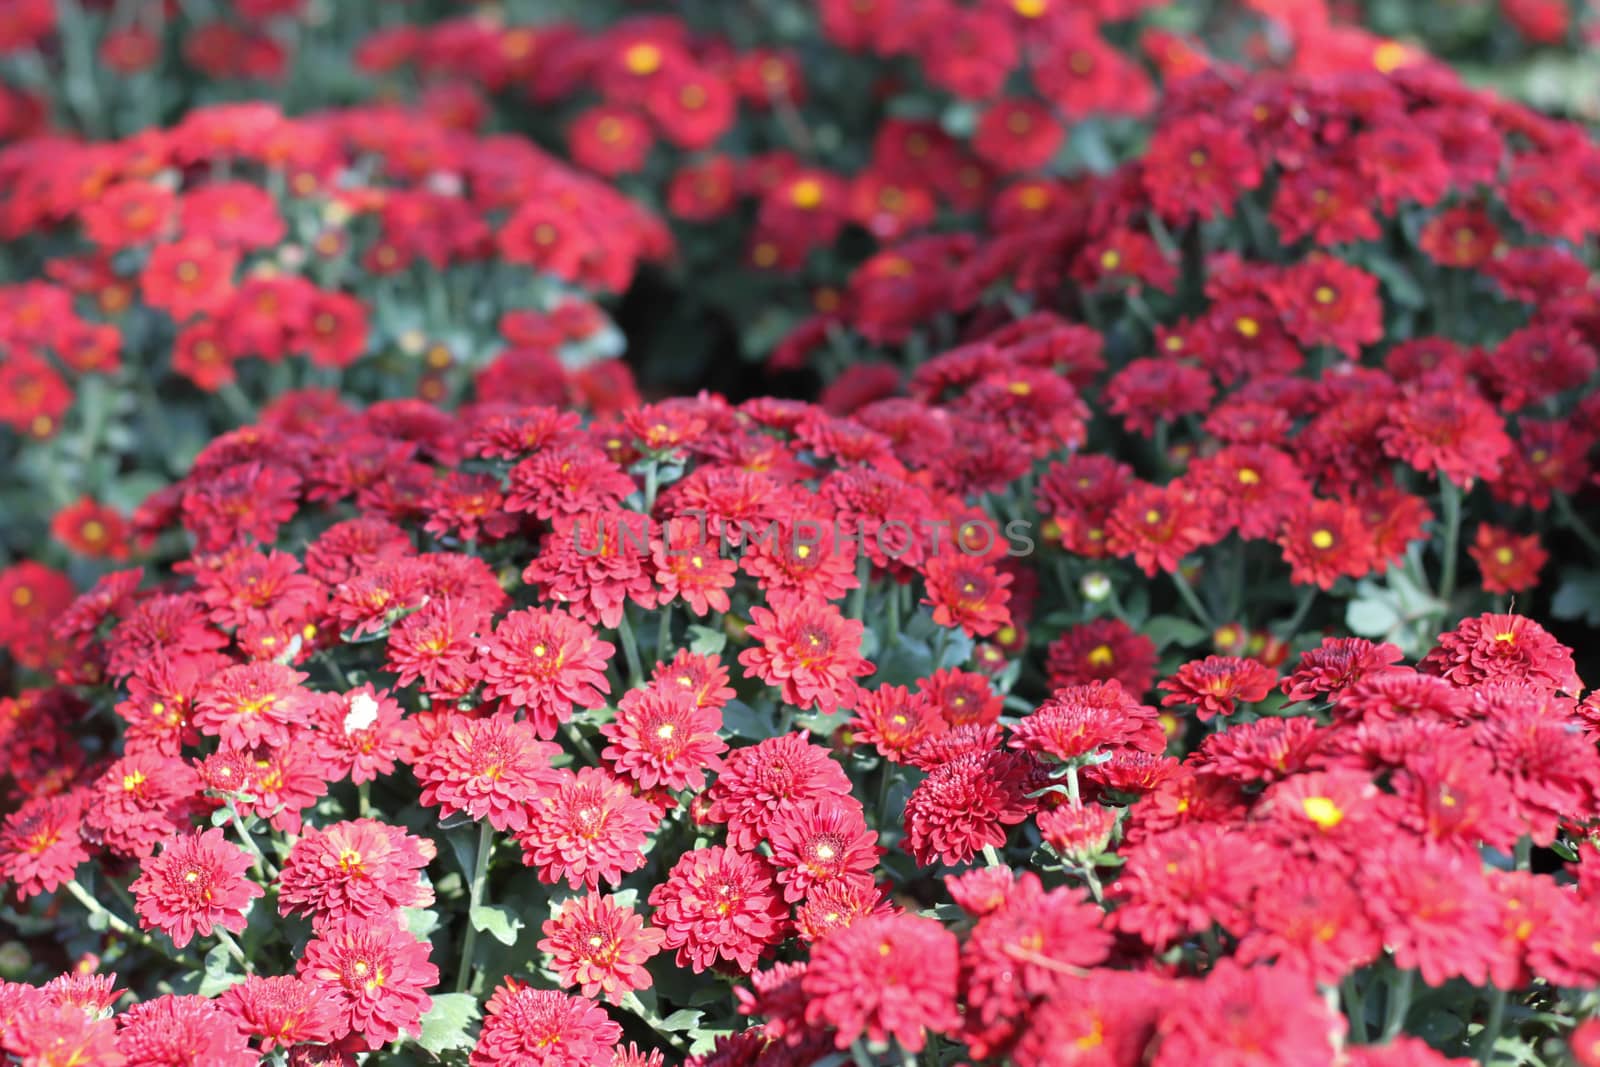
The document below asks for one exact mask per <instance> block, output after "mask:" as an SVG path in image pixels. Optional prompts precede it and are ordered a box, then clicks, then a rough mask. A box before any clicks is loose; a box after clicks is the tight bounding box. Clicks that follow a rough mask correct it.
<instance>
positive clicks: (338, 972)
mask: <svg viewBox="0 0 1600 1067" xmlns="http://www.w3.org/2000/svg"><path fill="white" fill-rule="evenodd" d="M430 951H431V949H430V946H429V945H428V944H427V942H424V941H418V940H417V939H416V938H414V937H412V936H411V934H409V933H407V932H406V930H405V929H404V928H403V927H401V926H398V925H396V924H395V923H394V922H393V921H391V920H383V921H378V922H374V921H372V920H370V919H362V918H359V917H356V916H350V917H347V918H344V919H339V920H336V921H334V922H332V923H329V924H328V925H327V926H326V927H325V928H324V929H323V930H321V931H320V932H319V933H318V934H317V936H316V937H314V938H312V939H311V940H310V941H309V942H308V943H307V944H306V947H305V954H304V955H302V956H301V957H300V962H299V965H298V970H299V974H300V976H301V977H302V978H304V979H306V980H307V981H309V982H312V983H313V984H315V985H316V986H317V987H318V988H319V989H320V991H321V993H322V994H323V995H324V996H326V997H328V998H330V999H331V1000H332V1002H333V1003H334V1005H335V1006H336V1008H337V1010H338V1012H339V1015H340V1019H341V1022H342V1024H343V1028H344V1029H345V1030H346V1032H348V1033H350V1034H356V1035H360V1036H361V1037H363V1038H365V1043H366V1047H367V1048H369V1049H377V1048H382V1047H383V1046H384V1045H386V1044H388V1043H389V1042H391V1041H393V1040H395V1039H396V1038H398V1037H399V1036H400V1034H401V1033H402V1032H404V1033H407V1034H410V1035H412V1036H413V1037H415V1036H417V1035H418V1034H420V1033H421V1032H422V1025H421V1024H422V1016H423V1015H424V1014H426V1013H427V1011H428V1009H429V1007H431V1006H432V1004H433V998H431V997H429V996H428V994H427V992H426V991H427V990H428V989H430V988H432V987H433V986H434V985H436V984H438V981H439V969H438V968H437V967H435V966H434V965H433V964H432V963H430V962H428V954H429V952H430Z"/></svg>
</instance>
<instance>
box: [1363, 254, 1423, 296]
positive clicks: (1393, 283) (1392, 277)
mask: <svg viewBox="0 0 1600 1067" xmlns="http://www.w3.org/2000/svg"><path fill="white" fill-rule="evenodd" d="M1357 258H1358V259H1359V260H1360V261H1361V262H1362V263H1363V264H1364V265H1365V266H1366V268H1367V269H1368V270H1370V271H1372V273H1374V274H1376V275H1377V276H1378V280H1379V281H1381V282H1383V286H1384V289H1386V290H1387V291H1388V294H1389V299H1391V300H1393V301H1394V302H1395V303H1396V304H1397V305H1399V306H1400V307H1403V308H1413V309H1420V308H1425V307H1427V306H1428V296H1427V294H1426V293H1424V292H1423V291H1422V285H1421V284H1420V283H1419V282H1418V281H1417V279H1416V277H1415V276H1414V275H1413V274H1412V273H1411V272H1410V271H1409V270H1407V269H1406V268H1405V267H1403V266H1401V265H1400V263H1399V262H1398V261H1396V260H1393V259H1390V258H1389V257H1388V256H1386V255H1384V254H1383V253H1381V252H1369V253H1367V254H1366V255H1363V256H1359V257H1357Z"/></svg>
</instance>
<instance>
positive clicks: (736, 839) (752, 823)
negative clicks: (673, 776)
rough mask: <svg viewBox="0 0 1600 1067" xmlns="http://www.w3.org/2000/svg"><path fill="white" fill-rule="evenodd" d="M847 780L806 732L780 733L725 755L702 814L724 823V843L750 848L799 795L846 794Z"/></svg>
mask: <svg viewBox="0 0 1600 1067" xmlns="http://www.w3.org/2000/svg"><path fill="white" fill-rule="evenodd" d="M850 792H851V786H850V779H849V777H848V776H846V774H845V773H844V768H843V767H840V766H839V765H838V764H837V763H835V762H834V761H833V760H832V759H830V758H829V757H828V750H827V749H825V748H822V747H820V746H818V745H813V744H812V743H811V742H810V741H809V740H808V739H807V736H806V735H805V734H782V735H780V736H778V737H771V738H768V739H767V740H765V741H762V742H761V743H760V744H756V745H751V746H750V747H749V748H741V749H737V750H736V751H734V752H733V753H732V754H731V755H729V756H728V757H727V760H726V763H725V766H724V767H723V770H722V773H721V774H719V775H718V776H717V780H716V782H715V784H713V785H712V787H711V790H710V792H708V793H707V794H706V798H707V800H709V801H710V806H709V807H708V808H707V809H706V818H707V819H709V820H710V821H711V822H718V823H727V825H728V842H729V843H730V844H732V845H734V846H735V847H737V848H741V849H754V848H755V847H756V844H757V843H758V842H759V841H761V839H762V838H764V837H766V836H767V829H768V827H769V826H771V824H772V821H773V820H774V819H775V818H776V817H777V816H778V813H779V812H780V811H782V810H783V809H784V808H785V807H788V806H790V805H793V804H796V803H798V802H800V801H803V800H820V799H824V798H827V797H848V796H849V795H850Z"/></svg>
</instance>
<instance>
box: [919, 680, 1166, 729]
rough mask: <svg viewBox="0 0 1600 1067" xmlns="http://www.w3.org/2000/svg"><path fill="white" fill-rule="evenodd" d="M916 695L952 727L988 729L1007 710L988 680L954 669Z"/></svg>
mask: <svg viewBox="0 0 1600 1067" xmlns="http://www.w3.org/2000/svg"><path fill="white" fill-rule="evenodd" d="M1146 688H1148V686H1147V687H1146ZM917 691H918V692H919V693H922V694H923V695H925V696H926V697H927V698H928V700H929V701H930V702H932V704H933V707H934V709H935V710H936V711H938V712H939V714H940V715H941V716H943V718H944V721H945V722H946V723H948V724H949V725H951V726H968V725H976V726H986V725H988V724H989V723H992V722H994V721H995V720H997V719H999V718H1000V712H1001V710H1002V708H1003V707H1004V706H1005V698H1004V697H1002V696H1001V695H1000V694H999V693H997V692H995V690H994V685H993V683H992V682H990V680H989V677H988V676H987V675H984V674H979V673H977V672H976V671H963V670H957V669H955V668H951V667H947V668H945V669H943V670H937V671H934V672H933V673H932V674H930V675H928V677H926V678H924V679H922V680H921V681H920V682H918V683H917Z"/></svg>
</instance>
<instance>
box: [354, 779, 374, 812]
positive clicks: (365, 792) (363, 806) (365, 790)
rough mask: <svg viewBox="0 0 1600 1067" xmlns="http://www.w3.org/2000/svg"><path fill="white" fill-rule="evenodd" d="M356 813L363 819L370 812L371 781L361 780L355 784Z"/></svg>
mask: <svg viewBox="0 0 1600 1067" xmlns="http://www.w3.org/2000/svg"><path fill="white" fill-rule="evenodd" d="M356 813H357V814H358V815H360V816H361V818H363V819H365V818H366V817H367V816H369V815H371V814H372V783H371V782H362V783H361V784H360V785H358V786H356Z"/></svg>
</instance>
